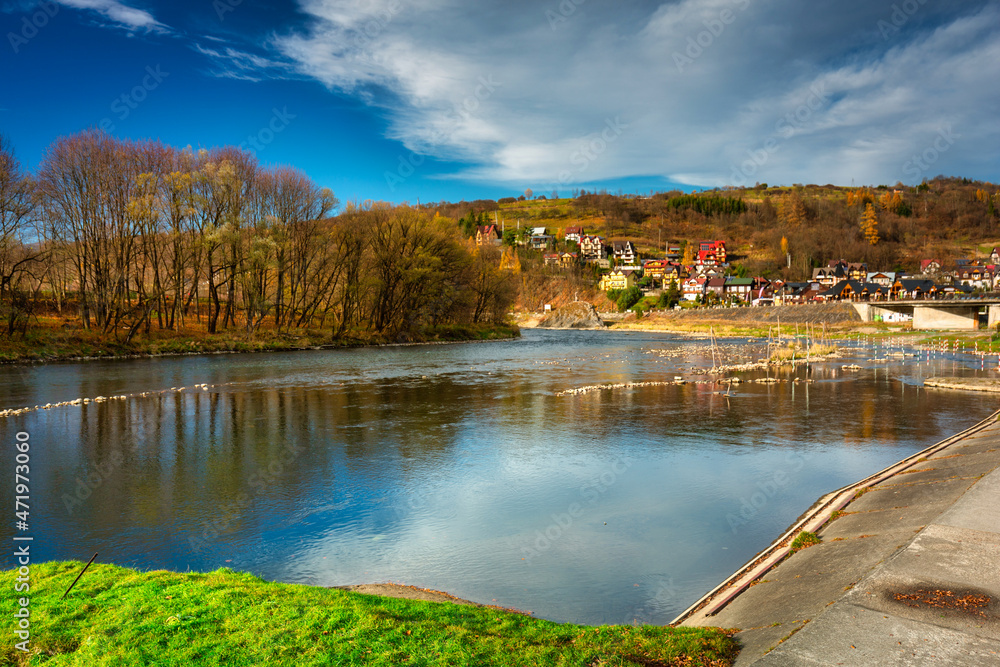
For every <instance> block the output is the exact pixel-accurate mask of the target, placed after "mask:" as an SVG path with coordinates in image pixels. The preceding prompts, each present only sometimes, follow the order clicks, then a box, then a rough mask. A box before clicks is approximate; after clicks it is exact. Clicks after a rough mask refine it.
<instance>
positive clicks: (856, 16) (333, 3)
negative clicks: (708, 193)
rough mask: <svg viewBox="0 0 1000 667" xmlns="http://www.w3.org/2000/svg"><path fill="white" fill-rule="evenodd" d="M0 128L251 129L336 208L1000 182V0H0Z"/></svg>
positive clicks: (243, 135)
mask: <svg viewBox="0 0 1000 667" xmlns="http://www.w3.org/2000/svg"><path fill="white" fill-rule="evenodd" d="M0 22H2V26H3V37H4V39H3V43H2V44H0V65H2V69H0V132H2V133H4V134H6V135H7V136H8V137H9V138H10V139H11V141H12V143H13V145H14V148H15V150H16V152H17V155H18V157H19V158H20V159H21V161H22V162H23V163H24V164H25V165H26V166H27V167H28V168H29V169H34V168H35V167H36V166H37V164H38V162H39V160H40V159H41V158H42V156H43V154H44V151H45V149H46V147H47V146H48V145H49V144H51V143H52V141H53V140H55V139H56V138H58V137H59V136H64V135H68V134H72V133H75V132H78V131H80V130H83V129H86V128H89V127H100V126H102V125H103V126H104V127H106V128H107V129H108V131H109V132H111V133H113V134H115V135H117V136H120V137H129V138H154V139H155V138H158V139H161V140H163V141H164V142H166V143H169V144H172V145H175V146H187V145H192V146H194V147H213V146H221V145H227V144H235V145H240V144H242V145H244V146H245V147H247V148H248V149H250V150H253V151H254V152H256V154H257V156H258V157H259V159H260V160H261V161H262V162H263V163H265V164H288V165H293V166H295V167H298V168H300V169H302V170H303V171H305V172H306V173H307V174H309V175H310V176H311V177H312V178H313V179H314V180H315V181H316V182H317V183H319V184H320V185H322V186H326V187H330V188H332V189H333V190H334V192H335V193H336V194H337V196H338V197H339V198H340V199H341V200H342V201H348V200H361V199H384V200H390V201H397V202H398V201H411V202H415V201H417V200H418V199H419V200H421V201H423V202H427V201H439V200H458V199H463V198H464V199H475V198H496V197H501V196H508V195H516V194H518V193H520V192H523V191H524V189H525V188H532V189H533V190H534V191H535V192H536V193H545V194H551V192H552V191H553V190H556V191H559V192H560V193H562V194H569V193H570V192H572V191H573V190H574V189H576V188H580V187H585V188H587V189H593V188H595V187H597V188H607V189H608V190H610V191H618V190H623V191H625V192H648V191H650V190H663V189H669V188H671V187H675V186H676V187H681V188H683V189H687V190H690V189H694V188H696V187H714V186H724V185H753V184H754V183H755V182H758V181H760V182H767V183H770V184H772V185H773V184H791V183H818V184H824V183H835V184H840V185H850V184H851V183H852V182H853V183H856V184H858V185H861V184H879V183H890V184H891V183H895V182H897V181H902V182H904V183H917V182H919V181H920V180H921V179H923V178H932V177H933V176H936V175H938V174H946V175H958V176H967V177H970V178H974V179H982V180H990V181H993V182H997V181H1000V123H998V122H997V119H998V112H1000V86H997V81H1000V1H979V2H948V3H940V2H931V1H930V0H905V1H896V2H884V3H883V2H871V0H843V1H841V2H836V3H832V2H825V3H803V2H800V1H799V2H795V1H793V0H675V1H671V2H650V1H641V0H630V1H625V2H600V1H598V0H561V1H558V0H552V1H551V2H545V1H542V2H523V1H519V0H508V1H506V2H496V1H493V0H481V1H479V2H473V3H470V2H460V1H459V0H299V1H298V2H295V1H289V2H280V3H279V2H271V3H265V2H256V1H254V0H199V1H197V2H195V1H191V0H179V1H175V2H165V1H159V0H59V1H55V0H53V1H51V2H38V1H36V0H0Z"/></svg>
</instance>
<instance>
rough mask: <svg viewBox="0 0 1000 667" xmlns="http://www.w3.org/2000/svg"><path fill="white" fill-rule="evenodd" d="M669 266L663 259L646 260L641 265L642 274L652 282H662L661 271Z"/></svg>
mask: <svg viewBox="0 0 1000 667" xmlns="http://www.w3.org/2000/svg"><path fill="white" fill-rule="evenodd" d="M669 264H670V262H668V261H667V260H665V259H648V260H646V261H645V262H643V263H642V274H643V275H644V276H647V277H649V278H652V279H654V280H663V271H664V269H666V268H667V266H668V265H669Z"/></svg>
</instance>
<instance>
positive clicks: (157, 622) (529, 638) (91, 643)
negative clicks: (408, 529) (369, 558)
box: [0, 562, 738, 667]
mask: <svg viewBox="0 0 1000 667" xmlns="http://www.w3.org/2000/svg"><path fill="white" fill-rule="evenodd" d="M82 568H83V563H77V562H49V563H44V564H41V565H32V572H31V587H32V590H31V632H32V637H31V644H30V648H31V652H30V653H27V654H25V653H20V652H19V651H17V650H15V649H14V648H13V646H11V644H10V643H9V642H8V644H7V647H6V648H5V649H4V653H3V654H2V661H3V664H7V665H77V664H86V665H89V666H93V667H100V666H102V665H108V666H110V665H141V664H153V663H156V664H162V665H203V666H206V667H208V666H211V665H225V666H227V667H228V666H232V665H288V666H290V667H291V666H294V667H306V666H308V665H317V666H318V665H331V664H336V665H500V666H503V665H507V666H514V665H607V666H617V667H626V666H633V665H634V666H640V665H666V666H677V667H680V666H681V665H684V666H702V667H722V666H724V665H729V664H731V663H732V659H733V658H734V657H735V655H736V652H737V650H738V648H737V643H736V641H735V640H733V639H732V638H731V637H730V636H729V635H728V634H726V633H725V632H723V631H721V630H714V629H702V628H670V627H655V626H600V627H588V626H579V625H570V624H558V623H552V622H549V621H544V620H540V619H535V618H531V617H530V616H527V615H525V614H521V613H516V612H512V611H508V610H504V609H499V608H496V607H482V606H466V605H458V604H453V603H448V602H425V601H414V600H403V599H396V598H387V597H380V596H372V595H363V594H359V593H353V592H349V591H343V590H338V589H326V588H319V587H312V586H301V585H291V584H276V583H269V582H265V581H263V580H261V579H258V578H257V577H255V576H253V575H250V574H244V573H239V572H234V571H232V570H228V569H221V570H216V571H214V572H209V573H204V574H198V573H183V574H181V573H173V572H166V571H153V572H137V571H135V570H130V569H126V568H121V567H116V566H113V565H94V566H92V567H91V568H90V569H89V570H88V571H87V572H86V574H85V575H84V576H83V578H81V579H80V581H79V583H77V585H76V586H75V587H74V588H73V590H72V591H71V592H70V594H69V596H67V598H66V599H65V600H61V599H60V596H61V595H62V594H63V592H64V591H65V590H66V589H67V588H68V587H69V585H70V584H71V583H72V581H73V579H74V578H75V577H76V575H77V574H79V572H80V570H81V569H82ZM15 576H16V572H15V571H5V572H2V573H0V585H3V586H5V587H6V588H7V589H8V590H13V586H14V578H15Z"/></svg>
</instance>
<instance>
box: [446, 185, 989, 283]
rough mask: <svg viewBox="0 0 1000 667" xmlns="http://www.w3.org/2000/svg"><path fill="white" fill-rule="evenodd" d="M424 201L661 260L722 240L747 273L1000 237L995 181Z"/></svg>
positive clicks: (962, 251)
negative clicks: (586, 236)
mask: <svg viewBox="0 0 1000 667" xmlns="http://www.w3.org/2000/svg"><path fill="white" fill-rule="evenodd" d="M430 207H431V208H433V209H434V210H436V211H438V212H439V213H440V214H441V215H443V216H447V217H451V218H455V219H457V218H460V217H462V216H467V215H469V213H470V212H471V213H472V214H474V215H481V216H482V219H484V220H489V221H490V222H492V221H493V220H494V218H495V217H497V215H499V216H502V217H505V218H506V219H508V220H512V219H515V218H516V219H518V220H523V222H524V224H526V225H528V224H531V225H534V224H537V225H548V226H549V228H550V232H551V231H554V230H557V229H562V228H564V227H565V226H569V225H577V224H582V225H584V227H585V228H586V231H587V232H588V233H598V234H601V235H603V236H604V237H605V238H606V240H608V241H613V240H618V239H629V240H632V241H633V242H634V243H635V244H636V245H637V247H638V249H639V251H640V252H641V253H642V254H643V256H644V257H662V256H663V254H664V252H663V251H664V247H665V246H666V245H667V244H677V245H684V244H685V243H695V242H698V241H700V240H702V239H721V240H724V241H726V244H727V247H728V248H729V249H730V255H731V256H732V260H733V261H734V262H735V263H738V264H739V265H740V266H741V267H743V268H742V269H741V270H743V271H745V272H746V273H749V274H753V275H763V276H765V277H769V278H778V277H780V278H784V279H791V280H796V279H799V280H801V279H805V278H808V277H809V276H810V275H811V272H812V268H813V267H818V266H825V265H826V264H827V263H828V262H829V261H831V260H838V259H845V260H848V261H852V262H866V263H867V264H868V265H869V266H870V267H872V268H873V269H875V268H877V269H881V270H907V271H915V270H917V269H918V268H919V264H920V260H921V259H924V258H932V257H933V258H937V259H939V260H941V261H942V262H943V263H944V264H948V263H949V262H952V261H953V260H955V259H957V258H960V257H970V256H975V255H981V254H982V253H983V252H984V251H983V250H982V249H980V248H979V246H980V245H983V244H992V243H994V242H998V240H1000V231H998V222H1000V215H998V212H1000V187H998V186H997V185H995V184H992V183H984V182H979V181H970V180H968V179H964V178H956V177H944V176H938V177H936V178H934V179H932V180H929V181H924V182H923V183H921V184H920V185H918V186H916V187H913V186H905V185H902V184H897V185H895V186H886V185H879V186H874V187H862V188H847V187H838V186H834V185H824V186H818V185H795V186H791V187H768V186H767V185H766V184H762V185H760V186H757V187H754V188H731V189H716V190H710V191H704V192H699V193H693V194H691V193H689V194H685V193H682V192H679V191H671V192H663V193H656V194H653V195H651V196H645V197H640V196H632V195H623V194H617V195H614V194H608V193H594V192H590V193H588V192H585V191H584V192H580V193H574V197H572V198H570V199H560V200H556V201H553V200H545V199H536V200H534V201H516V200H515V201H514V203H511V201H510V200H508V201H506V202H503V203H500V202H494V201H490V200H480V201H474V202H460V203H454V204H435V205H430ZM495 212H498V214H497V213H495ZM985 252H986V254H988V250H986V251H985ZM789 255H790V256H791V262H790V266H789ZM970 258H972V257H970Z"/></svg>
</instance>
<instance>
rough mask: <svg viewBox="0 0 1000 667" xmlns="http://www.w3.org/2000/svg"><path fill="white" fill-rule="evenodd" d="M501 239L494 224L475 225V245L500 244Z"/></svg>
mask: <svg viewBox="0 0 1000 667" xmlns="http://www.w3.org/2000/svg"><path fill="white" fill-rule="evenodd" d="M502 242H503V239H501V238H500V230H499V229H497V226H496V225H481V226H479V227H476V245H477V246H481V245H483V244H489V245H500V244H501V243H502Z"/></svg>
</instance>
